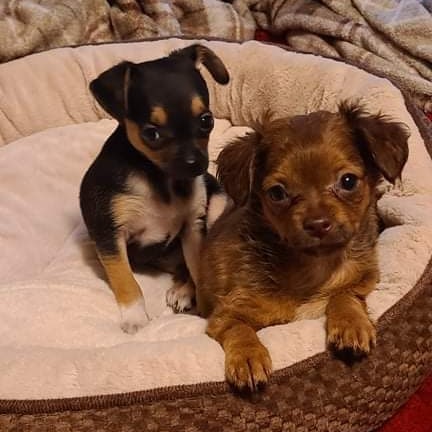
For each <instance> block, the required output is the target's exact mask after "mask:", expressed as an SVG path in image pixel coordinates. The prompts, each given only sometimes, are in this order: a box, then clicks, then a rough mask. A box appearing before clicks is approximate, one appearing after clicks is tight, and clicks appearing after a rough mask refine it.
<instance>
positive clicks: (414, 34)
mask: <svg viewBox="0 0 432 432" xmlns="http://www.w3.org/2000/svg"><path fill="white" fill-rule="evenodd" d="M249 4H250V8H251V10H252V11H253V13H254V17H255V19H256V20H257V23H258V26H259V27H260V28H264V29H267V30H269V31H270V32H272V33H274V34H276V35H279V36H280V37H281V38H282V39H283V41H284V42H285V43H286V44H287V45H288V46H289V47H291V48H294V49H296V50H299V51H303V52H310V53H313V54H319V55H323V56H325V57H331V58H336V59H343V60H345V61H348V62H350V63H352V64H355V65H358V66H360V67H361V68H363V69H365V70H367V71H369V72H371V73H374V74H378V75H380V76H386V77H388V78H391V79H392V81H393V82H395V83H396V85H397V86H398V87H399V88H402V89H404V90H405V91H406V92H409V93H411V94H412V95H413V96H414V97H415V99H416V101H417V103H418V104H419V106H420V107H421V108H422V109H423V110H425V111H427V112H432V1H431V0H350V1H348V0H264V1H262V0H258V1H256V0H255V1H254V0H250V2H249Z"/></svg>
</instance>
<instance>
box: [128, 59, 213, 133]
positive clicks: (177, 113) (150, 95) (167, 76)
mask: <svg viewBox="0 0 432 432" xmlns="http://www.w3.org/2000/svg"><path fill="white" fill-rule="evenodd" d="M173 65H174V66H173V68H167V67H165V63H162V66H161V64H159V63H158V61H156V62H155V63H154V64H153V62H150V63H142V64H141V65H139V68H138V69H137V71H136V73H135V74H134V75H133V77H132V79H131V84H130V90H129V102H130V103H129V112H130V113H131V115H132V116H133V117H134V119H135V120H136V121H151V122H153V123H155V124H158V125H166V124H169V123H170V122H171V121H172V120H173V119H174V118H176V119H177V120H179V121H180V120H181V121H184V120H186V119H187V117H188V116H189V118H190V117H191V115H192V116H198V115H199V114H201V113H202V112H204V111H207V110H208V104H209V96H208V90H207V86H206V84H205V81H204V79H203V78H202V76H201V74H200V73H199V71H198V70H197V69H195V68H194V67H178V65H177V64H176V62H173ZM179 117H180V118H181V117H185V118H184V119H180V118H179Z"/></svg>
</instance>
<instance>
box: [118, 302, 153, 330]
mask: <svg viewBox="0 0 432 432" xmlns="http://www.w3.org/2000/svg"><path fill="white" fill-rule="evenodd" d="M120 312H121V323H120V327H121V329H122V330H123V331H124V332H125V333H128V334H135V333H136V332H137V331H138V330H139V329H140V328H142V327H144V326H145V325H146V324H147V322H148V321H149V317H148V315H147V312H146V308H145V303H144V299H140V300H138V301H137V302H135V303H133V304H131V305H129V306H121V307H120Z"/></svg>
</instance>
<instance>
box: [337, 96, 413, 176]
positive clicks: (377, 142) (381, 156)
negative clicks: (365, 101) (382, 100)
mask: <svg viewBox="0 0 432 432" xmlns="http://www.w3.org/2000/svg"><path fill="white" fill-rule="evenodd" d="M339 112H340V114H342V115H343V116H344V117H345V118H346V120H347V121H348V124H349V125H350V127H351V128H352V130H353V132H354V136H355V139H356V144H357V146H358V147H359V150H360V153H361V154H362V156H363V158H365V159H366V160H367V161H368V162H371V163H372V164H373V165H374V166H375V167H376V168H377V169H378V170H379V172H380V173H381V174H382V175H383V176H384V177H385V178H386V179H387V180H388V181H390V182H391V183H394V182H395V180H396V179H397V178H399V177H400V175H401V172H402V169H403V167H404V165H405V163H406V161H407V159H408V138H409V136H410V132H409V129H408V126H406V125H405V124H404V123H398V122H394V121H391V119H389V118H388V117H386V116H384V115H382V114H376V115H371V114H369V113H367V112H366V111H365V110H364V109H363V108H362V107H360V106H358V105H354V104H350V103H347V102H343V103H342V104H341V105H340V106H339Z"/></svg>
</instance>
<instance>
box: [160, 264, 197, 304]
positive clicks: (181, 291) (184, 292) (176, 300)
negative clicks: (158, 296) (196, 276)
mask: <svg viewBox="0 0 432 432" xmlns="http://www.w3.org/2000/svg"><path fill="white" fill-rule="evenodd" d="M173 281H174V285H173V286H172V287H171V288H170V289H169V290H168V291H167V293H166V302H167V305H168V306H170V307H171V308H172V309H173V311H174V312H185V311H187V310H190V309H192V307H193V305H194V303H195V285H194V283H193V281H192V279H191V277H190V275H189V271H188V269H187V267H186V264H185V263H184V262H182V263H180V264H179V265H178V266H177V269H176V270H175V273H174V276H173Z"/></svg>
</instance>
